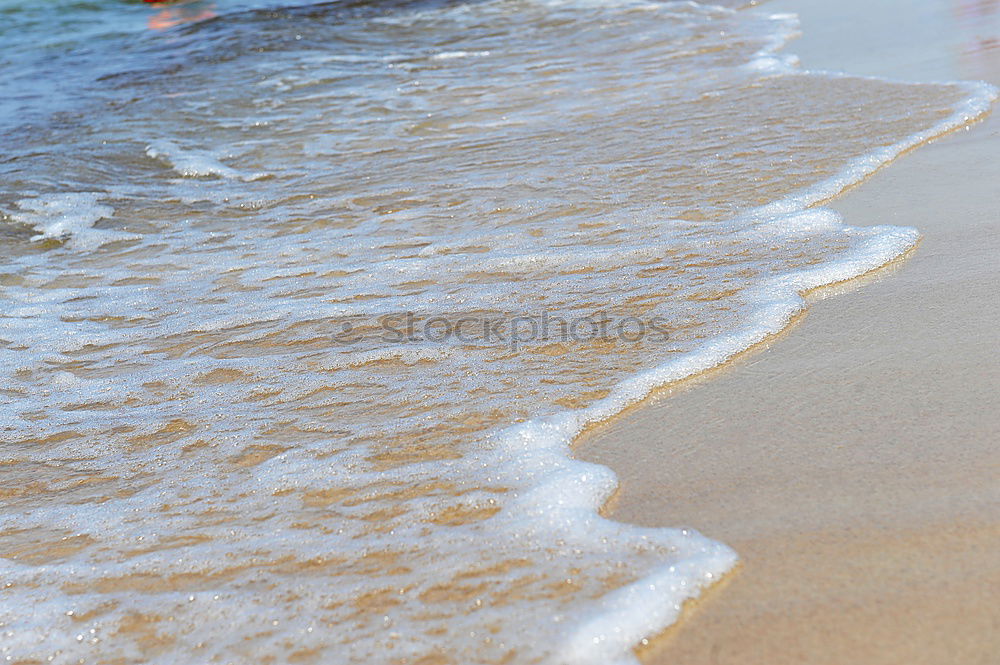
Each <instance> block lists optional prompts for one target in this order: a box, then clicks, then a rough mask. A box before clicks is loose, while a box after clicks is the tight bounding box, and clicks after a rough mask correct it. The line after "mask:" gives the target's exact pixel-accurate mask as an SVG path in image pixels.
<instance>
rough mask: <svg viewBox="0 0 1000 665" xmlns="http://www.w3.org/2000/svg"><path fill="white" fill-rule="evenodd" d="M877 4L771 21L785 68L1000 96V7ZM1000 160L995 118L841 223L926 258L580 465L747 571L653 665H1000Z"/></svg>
mask: <svg viewBox="0 0 1000 665" xmlns="http://www.w3.org/2000/svg"><path fill="white" fill-rule="evenodd" d="M870 4H871V3H863V2H858V1H856V0H850V1H848V2H839V3H824V2H821V1H819V0H801V1H799V2H784V1H781V2H773V3H767V4H766V5H764V6H763V7H762V8H760V9H758V10H756V11H769V12H786V11H788V12H796V13H798V14H799V15H800V17H801V20H802V29H803V33H804V37H803V38H802V39H800V40H797V41H796V42H794V43H793V44H792V45H790V47H789V48H788V49H787V50H788V51H789V52H792V53H796V54H798V55H799V56H800V57H801V60H802V63H803V65H804V66H805V67H807V68H813V69H830V70H839V71H847V72H850V73H855V74H868V75H881V76H889V77H893V78H902V79H907V80H924V81H927V80H948V79H985V80H988V81H990V82H991V83H993V84H995V85H996V84H1000V44H998V42H997V41H996V40H995V39H993V40H991V38H990V35H993V37H994V38H998V37H1000V19H998V18H997V16H998V15H1000V3H996V2H993V3H991V2H978V3H955V4H949V3H946V2H943V1H940V0H938V1H936V2H928V3H923V4H922V5H921V7H920V8H919V9H913V8H912V7H911V5H910V4H909V3H905V2H902V1H899V0H892V1H891V2H885V3H883V4H881V5H880V6H878V7H874V8H873V7H871V6H870ZM989 10H992V11H993V12H994V13H992V14H989V13H987V14H985V18H984V15H983V14H982V12H984V11H986V12H988V11H989ZM845 40H848V41H845ZM998 154H1000V116H998V115H997V114H996V113H994V114H993V115H992V116H990V117H989V118H988V119H986V120H985V121H984V122H981V123H979V124H978V125H976V126H975V127H973V128H971V129H970V130H968V131H961V132H958V133H956V134H952V135H950V136H947V137H944V138H941V139H939V140H937V141H935V142H933V143H931V144H929V145H926V146H922V147H921V148H919V149H917V150H916V151H914V152H912V153H910V154H908V155H905V156H903V157H902V158H901V159H899V160H897V162H895V163H894V164H892V165H890V166H889V167H888V168H887V169H883V170H882V171H881V172H879V173H878V174H876V175H875V176H874V177H872V178H871V179H869V180H868V181H867V182H865V183H863V184H862V185H861V186H860V187H858V188H856V189H854V190H852V191H850V192H848V193H846V194H844V195H842V196H841V197H839V198H837V199H836V200H834V201H833V202H832V203H831V204H830V205H831V207H832V208H834V209H835V210H837V211H838V212H840V213H841V214H842V215H843V216H844V218H845V220H846V221H847V223H849V224H851V225H855V226H862V225H874V224H897V225H909V226H915V227H917V228H918V229H920V231H921V232H922V233H923V236H924V238H923V241H922V243H921V245H920V246H919V247H918V248H917V250H916V251H915V252H913V253H912V255H911V256H910V257H909V258H908V259H906V260H905V261H903V262H901V263H900V264H899V265H896V266H893V267H891V268H889V269H887V270H883V271H881V272H879V273H878V274H875V275H873V276H869V277H867V278H865V279H862V280H856V281H855V282H854V283H850V284H846V285H841V286H839V287H833V288H831V289H827V290H825V291H822V292H819V293H815V294H812V295H811V296H810V301H811V304H810V308H809V311H808V313H807V314H806V315H805V316H804V317H801V319H800V320H799V321H798V322H797V324H796V325H795V326H794V327H793V329H791V330H790V331H788V332H786V333H785V334H783V335H782V336H780V338H778V339H775V340H773V341H772V342H771V343H769V344H766V345H764V346H763V347H762V348H760V349H757V350H756V351H755V352H752V353H749V354H746V355H744V356H743V357H741V358H740V359H738V360H737V361H736V362H734V363H733V364H732V365H730V366H729V367H726V368H724V369H722V370H720V371H715V372H713V373H711V375H710V376H706V377H702V378H699V379H695V380H692V381H689V382H686V383H685V384H683V385H680V386H677V387H675V388H673V389H671V390H663V391H661V392H660V393H659V394H658V395H656V396H655V397H654V398H652V399H651V400H649V401H647V402H646V403H644V404H643V405H642V406H641V407H640V408H637V409H633V410H630V411H629V412H627V413H626V414H624V415H623V416H622V417H619V418H617V419H615V420H613V421H611V422H609V423H607V424H605V425H603V426H602V427H600V428H597V429H595V430H593V431H591V432H589V433H588V434H587V435H586V437H585V438H584V439H583V440H582V441H581V442H580V445H579V447H578V453H577V454H578V456H579V457H581V458H583V459H585V460H588V461H595V462H599V463H601V464H606V465H608V466H610V467H612V468H613V469H614V470H615V471H616V472H617V473H618V474H619V479H620V483H621V487H620V491H619V493H618V494H617V496H616V498H615V501H614V504H613V505H612V506H610V507H609V510H608V513H609V514H610V515H611V516H613V517H614V518H615V519H619V520H623V521H628V522H634V523H637V524H642V525H648V526H691V527H694V528H696V529H698V530H699V531H701V532H702V533H704V534H705V535H707V536H709V537H711V538H715V539H718V540H721V541H723V542H725V543H727V544H729V545H731V546H732V547H734V548H735V549H736V550H737V551H738V552H739V553H740V555H741V558H742V565H741V567H740V568H739V569H738V570H737V571H735V572H734V573H732V574H731V575H730V576H729V578H728V580H726V581H724V582H723V583H722V584H720V585H719V586H718V587H717V588H715V589H713V590H711V591H710V592H709V593H708V594H707V595H706V596H705V597H703V599H702V600H700V601H699V602H698V603H697V605H696V606H695V607H693V608H689V610H688V611H687V612H686V616H685V618H684V619H683V620H682V621H681V622H680V623H679V624H678V625H677V626H675V627H674V628H672V629H671V630H669V631H668V632H667V634H665V635H664V636H662V637H661V638H659V639H657V640H655V641H653V642H652V644H651V645H650V646H649V647H648V648H645V649H644V650H643V651H642V652H641V656H642V659H643V661H644V662H646V663H650V664H659V663H663V664H666V663H671V664H672V665H687V664H696V665H707V664H709V663H741V664H743V665H747V664H753V663H767V664H769V665H773V664H776V663H810V664H813V665H815V664H821V663H837V664H848V663H850V664H854V663H865V664H866V665H877V664H882V663H885V664H888V663H911V664H923V663H926V664H928V665H929V664H931V663H935V664H940V663H950V664H973V663H983V664H986V663H996V662H998V661H997V658H998V655H997V654H1000V607H998V603H997V600H996V599H997V598H1000V554H998V552H1000V450H998V448H997V441H998V439H1000V437H998V435H997V430H998V428H1000V360H998V358H997V355H996V354H997V350H998V349H1000V333H998V328H1000V297H998V295H997V289H998V286H1000V198H998V196H997V194H998V183H1000V159H997V155H998ZM831 296H835V297H831Z"/></svg>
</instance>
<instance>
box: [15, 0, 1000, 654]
mask: <svg viewBox="0 0 1000 665" xmlns="http://www.w3.org/2000/svg"><path fill="white" fill-rule="evenodd" d="M342 11H346V10H342V9H341V8H338V7H337V6H336V3H334V4H332V5H329V6H327V5H324V7H323V8H311V9H309V10H308V11H307V10H304V9H302V10H296V9H288V10H283V11H281V12H244V13H233V14H228V15H225V16H223V17H222V18H220V19H219V20H218V21H216V22H214V24H213V25H211V26H209V27H208V28H191V29H190V30H189V31H188V32H182V33H181V34H179V35H168V36H166V37H164V40H168V39H180V41H178V42H176V43H177V44H181V45H184V44H186V45H187V46H185V48H184V49H183V51H179V52H172V51H169V49H170V48H172V46H171V45H172V44H174V43H175V42H172V41H158V40H149V43H148V44H147V45H146V46H145V48H148V49H151V50H150V51H149V52H144V51H143V50H142V49H143V48H144V46H143V44H145V42H143V43H136V44H129V47H130V48H131V49H132V50H131V51H127V52H132V53H135V54H136V57H137V61H136V63H135V66H136V67H137V68H140V67H148V64H147V63H148V62H149V58H148V57H147V56H149V55H151V54H155V55H156V56H157V59H156V60H155V61H156V62H159V58H161V57H165V55H166V54H167V53H168V52H169V53H172V57H175V58H177V59H178V61H179V62H181V63H183V64H185V65H186V66H183V67H174V66H166V65H165V66H164V68H163V71H162V72H158V71H157V70H155V69H154V70H153V71H152V72H150V71H149V70H148V68H147V69H141V70H138V69H137V71H141V76H140V75H137V76H135V77H133V78H131V79H129V78H128V77H125V76H124V75H123V77H122V78H124V79H125V80H127V81H131V83H129V84H128V85H127V86H126V90H128V92H127V94H128V95H129V99H131V100H133V101H132V102H131V103H129V104H126V105H118V106H114V107H113V108H114V110H113V112H107V113H92V114H86V115H84V118H85V121H86V122H88V123H90V124H89V125H88V127H87V129H88V132H80V131H78V130H77V129H75V128H74V130H73V131H72V132H71V131H69V130H65V131H64V133H62V134H60V131H63V130H60V128H59V126H58V125H54V126H53V128H51V132H52V136H53V137H55V138H54V139H53V140H60V141H64V142H65V143H66V146H67V152H72V153H73V154H75V155H77V154H78V155H83V156H85V157H86V159H87V160H88V162H94V163H98V164H100V165H101V166H102V168H100V169H89V168H76V166H79V165H78V164H75V163H74V168H69V167H66V168H64V169H63V170H62V171H60V172H58V173H57V174H56V175H57V176H58V178H56V177H54V176H53V174H52V173H51V171H52V168H53V167H52V163H51V162H49V161H46V160H45V159H44V158H43V157H34V158H26V159H23V160H19V162H18V166H17V168H18V169H19V171H18V172H17V173H11V174H10V175H11V177H12V178H15V177H16V178H27V180H28V181H31V182H35V181H37V182H48V183H58V186H56V184H52V185H51V186H49V189H52V190H59V189H60V188H62V189H66V190H72V191H73V192H74V193H73V194H69V195H67V194H64V193H61V192H60V191H51V192H43V193H40V194H37V195H36V196H34V197H33V198H32V199H30V200H27V201H28V202H27V203H22V204H21V206H20V210H21V212H17V211H11V212H13V215H14V216H15V217H16V218H17V216H18V215H21V217H19V218H18V219H20V220H21V221H23V222H25V223H29V224H32V225H33V226H34V227H35V228H37V229H38V230H39V232H40V235H42V236H45V235H46V234H49V237H57V236H58V237H60V238H70V239H72V238H75V237H78V236H80V237H86V235H87V234H89V233H93V232H94V231H95V229H93V224H94V223H96V221H97V219H99V218H100V217H103V218H107V217H108V216H109V215H113V216H114V218H115V220H116V221H123V222H124V223H127V224H131V223H136V224H139V223H141V224H142V225H143V228H144V229H146V230H145V231H144V233H143V234H142V236H141V237H140V238H139V239H138V240H137V242H135V243H132V244H121V245H118V244H109V245H107V246H106V247H104V248H102V251H100V252H89V251H77V248H74V247H73V246H66V247H61V248H54V249H52V250H51V251H48V250H47V251H46V253H43V254H38V253H27V252H26V253H25V255H24V256H14V258H13V259H11V265H10V266H9V267H8V268H7V272H8V273H9V274H8V275H7V276H5V278H4V281H3V282H2V284H3V286H2V287H0V288H2V291H0V294H2V297H3V299H4V301H5V303H6V306H5V308H4V310H3V312H2V314H0V338H2V339H3V340H4V341H5V342H8V343H6V344H4V345H3V346H2V347H0V368H2V370H3V373H4V376H5V381H6V383H5V385H6V388H5V392H4V398H5V399H6V400H8V403H9V408H7V409H5V410H4V415H3V420H2V433H3V440H4V448H3V455H4V459H3V460H2V463H3V469H4V473H5V474H6V477H7V478H9V484H8V486H9V487H10V488H12V489H11V490H10V491H9V492H8V493H7V494H5V497H4V501H5V503H4V506H3V510H2V511H0V547H2V552H0V554H2V559H0V570H2V577H3V579H4V584H5V585H6V586H5V588H4V589H3V591H2V594H3V595H2V596H0V622H2V623H3V630H4V631H5V632H4V639H3V641H0V655H3V656H4V657H9V658H11V659H27V658H34V659H36V660H41V661H45V660H51V661H52V662H66V663H68V662H77V661H79V660H80V659H89V660H94V661H110V660H115V659H118V660H124V661H130V660H131V661H140V662H150V663H172V662H180V661H184V662H213V661H220V662H226V661H232V660H254V661H256V660H263V659H274V660H277V661H282V662H284V661H286V660H291V659H293V658H294V659H295V660H296V661H301V662H318V663H337V662H342V663H353V662H389V661H391V660H395V661H399V662H404V661H409V662H419V661H420V660H421V659H425V660H426V661H427V662H461V663H487V662H504V661H509V662H516V663H533V662H544V663H574V664H583V665H588V664H591V663H593V664H595V665H596V664H602V665H603V664H606V663H634V662H635V660H636V659H635V656H634V654H633V651H632V650H633V648H634V647H635V646H636V644H638V643H640V642H641V641H642V640H644V639H647V638H651V637H653V636H654V635H656V634H657V633H658V632H659V631H661V630H662V629H663V628H665V627H666V626H668V625H670V624H671V623H673V622H675V621H676V620H677V619H678V617H679V616H680V614H681V612H682V610H683V606H684V603H685V602H686V601H687V600H688V599H690V598H693V597H695V596H697V595H698V594H699V593H700V591H701V590H702V589H703V588H705V587H706V586H708V585H711V584H713V583H715V582H716V581H717V580H718V579H720V577H722V576H724V575H725V574H726V573H727V571H729V570H731V568H732V567H733V565H734V564H735V562H736V560H737V554H736V553H735V552H734V551H733V550H732V549H730V548H729V547H727V546H726V545H724V544H722V543H719V542H716V541H714V540H711V539H709V538H706V537H704V536H702V535H700V534H699V533H698V532H697V531H695V530H693V529H691V528H683V525H678V527H680V528H676V529H667V528H640V527H636V526H633V525H628V524H622V523H618V522H615V521H612V520H609V519H606V518H604V517H602V516H601V515H600V514H599V513H598V510H599V509H600V507H601V506H602V505H603V504H604V502H605V501H606V500H607V498H608V497H609V496H610V495H611V493H612V492H613V491H614V489H615V487H616V483H617V481H616V478H615V476H614V473H613V472H612V471H611V470H610V469H607V468H605V467H600V466H596V465H592V464H587V463H584V462H581V461H578V460H574V459H573V458H572V456H571V448H570V447H571V444H572V442H573V441H574V439H575V438H576V437H577V436H578V435H579V434H580V433H581V432H582V431H583V430H584V429H585V428H586V427H588V426H590V425H592V424H594V423H597V422H600V421H602V420H605V419H607V418H609V417H611V416H613V415H615V414H617V413H620V412H621V411H622V409H624V408H625V407H627V406H628V405H630V404H634V403H636V402H638V401H639V400H641V399H643V398H644V397H645V396H646V395H648V394H649V393H650V392H651V391H652V390H655V389H656V388H658V387H660V386H663V385H665V384H667V383H670V382H672V381H676V380H680V379H683V378H685V377H688V376H691V375H692V374H696V373H698V372H701V371H704V370H706V369H709V368H711V367H714V366H717V365H719V364H721V363H724V362H726V361H727V360H728V359H730V358H732V357H733V356H734V355H735V354H737V353H740V352H741V351H744V350H746V349H748V348H750V347H751V346H753V345H754V344H756V343H758V342H760V341H761V340H764V339H766V338H767V337H768V336H769V335H771V334H774V333H776V332H778V331H780V330H781V329H782V328H784V327H785V326H787V325H788V323H789V321H790V320H791V319H792V317H794V316H795V315H796V314H797V313H798V312H800V311H801V310H802V309H803V307H804V306H805V301H804V300H803V294H804V293H805V292H807V291H808V290H810V289H813V288H816V287H819V286H822V285H825V284H829V283H832V282H836V281H840V280H844V279H849V278H851V277H855V276H857V275H860V274H863V273H865V272H867V271H870V270H873V269H876V268H878V267H879V266H882V265H884V264H885V263H887V262H889V261H892V260H893V259H895V258H897V257H898V256H900V255H901V254H903V253H905V252H906V251H908V250H909V249H910V248H912V247H913V246H914V245H915V243H916V242H917V240H918V237H919V236H918V233H917V231H915V230H914V229H909V228H903V227H889V226H874V227H863V228H859V227H852V226H848V225H846V224H845V223H844V221H843V220H841V219H840V218H839V217H838V216H837V215H836V214H835V213H833V212H832V211H829V210H826V209H823V208H818V207H816V205H817V204H819V203H821V202H822V201H824V200H826V199H828V198H830V197H832V196H835V195H836V194H837V193H839V192H840V191H841V190H842V189H844V188H846V187H848V186H851V185H853V184H855V183H856V182H858V181H859V180H861V179H863V178H864V177H866V176H867V175H869V174H870V173H872V172H874V171H875V170H876V169H878V168H880V167H882V166H883V165H885V164H886V163H887V162H888V161H890V160H891V159H893V158H895V157H896V156H898V155H899V154H900V153H902V152H903V151H905V150H907V149H909V148H912V147H914V146H916V145H918V144H920V143H922V142H924V141H926V140H929V139H931V138H933V137H935V136H937V135H940V134H942V133H944V132H947V131H948V130H950V129H954V128H957V127H960V126H962V125H964V124H967V123H968V122H970V121H972V120H973V119H975V118H976V117H978V116H979V115H981V114H983V113H985V112H987V111H988V109H989V106H990V104H991V103H992V100H993V99H994V98H995V96H996V91H995V90H994V89H992V88H990V87H988V86H985V85H982V84H967V83H939V84H927V85H913V84H903V83H896V82H891V81H883V80H877V79H864V78H856V77H847V76H842V75H834V74H826V73H809V72H802V71H800V70H798V69H797V67H796V63H795V60H794V59H793V58H790V57H787V56H784V55H782V54H780V53H778V50H779V48H780V47H781V46H782V45H783V44H784V42H785V41H786V40H787V39H789V38H790V37H791V36H792V35H793V34H795V32H796V30H797V25H796V23H795V21H794V18H793V17H791V16H788V15H775V16H771V17H768V16H761V15H754V14H748V13H741V12H734V11H730V10H726V9H721V8H717V7H708V6H700V5H696V4H694V3H682V4H674V3H670V4H662V5H661V4H651V3H645V2H631V1H624V2H617V3H590V2H577V1H574V2H548V3H516V4H515V3H508V2H498V1H489V2H481V3H475V4H470V5H462V6H452V7H427V6H425V7H422V8H419V9H413V10H405V11H398V12H396V13H388V12H378V13H366V12H365V11H362V10H357V11H356V12H353V13H351V12H346V13H338V12H342ZM182 38H184V39H187V38H189V39H188V41H186V42H185V41H184V39H182ZM196 38H197V39H201V40H203V41H201V42H199V41H197V39H196ZM176 48H178V49H179V48H180V46H177V47H176ZM220 53H225V54H227V55H226V57H225V58H222V57H219V55H218V54H220ZM457 54H462V57H458V55H457ZM473 54H475V55H476V56H477V57H472V56H473ZM486 54H488V55H486ZM443 55H448V56H449V57H442V56H443ZM262 82H264V83H262ZM123 85H124V84H123ZM129 86H131V87H129ZM114 90H116V89H112V90H111V91H104V92H102V94H112V93H113V91H114ZM262 90H264V92H262ZM178 91H183V92H184V93H185V94H184V95H177V94H176V93H177V92H178ZM122 94H125V93H122ZM86 102H87V99H86V98H84V99H82V100H81V102H80V103H81V104H84V103H86ZM94 104H95V105H96V106H97V107H99V108H101V109H105V108H106V105H105V104H104V99H103V97H99V98H96V101H94ZM247 118H253V119H254V121H253V122H247V121H246V119H247ZM101 135H107V136H109V137H121V136H125V137H126V138H127V139H128V140H127V141H108V142H107V143H101V144H100V145H96V144H95V142H93V141H92V140H90V139H88V138H87V137H88V136H101ZM151 136H156V137H175V138H171V139H170V140H158V141H155V142H152V143H149V142H148V137H151ZM144 137H145V138H144ZM147 143H148V145H149V146H150V147H149V148H148V149H147V151H146V156H148V157H151V158H152V159H144V158H143V157H142V156H141V154H140V155H139V156H138V158H137V156H136V154H135V147H134V146H135V145H145V144H147ZM181 146H183V147H181ZM193 146H197V148H195V147H193ZM39 154H40V153H39ZM220 155H231V156H229V157H226V158H225V159H226V162H227V163H223V162H222V161H221V160H220V159H219V156H220ZM164 164H166V165H167V166H169V167H170V168H172V169H173V170H174V171H176V172H177V173H179V174H180V175H182V176H186V177H181V178H176V177H172V178H163V177H162V175H163V171H164ZM228 164H232V165H228ZM265 166H266V168H265ZM3 168H9V167H3ZM264 172H266V173H268V174H269V176H270V177H268V178H258V177H255V176H250V177H248V176H247V175H246V174H256V173H264ZM24 174H27V175H24ZM12 182H14V180H12ZM16 182H21V181H16ZM67 183H68V184H67ZM24 187H25V189H27V186H26V185H25V186H24ZM79 192H93V193H89V194H80V193H79ZM67 196H69V198H66V197H67ZM105 197H109V200H110V198H112V197H113V200H114V206H115V209H114V210H113V211H112V210H111V209H110V207H108V206H105V205H104V203H101V201H104V200H105ZM32 215H35V216H34V217H32ZM32 247H34V246H32ZM15 249H16V248H15ZM873 315H875V314H873ZM639 326H641V330H642V331H643V333H642V334H637V333H636V331H637V330H639V329H640V328H639ZM654 333H655V334H654ZM723 415H724V414H723ZM682 463H683V461H682V460H681V459H664V460H663V464H664V465H676V464H682ZM663 519H664V521H666V522H668V523H669V522H671V521H672V520H670V518H669V516H663ZM692 526H694V527H697V526H698V525H692ZM24 607H31V608H32V611H31V612H30V613H28V612H25V611H23V608H24Z"/></svg>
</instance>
